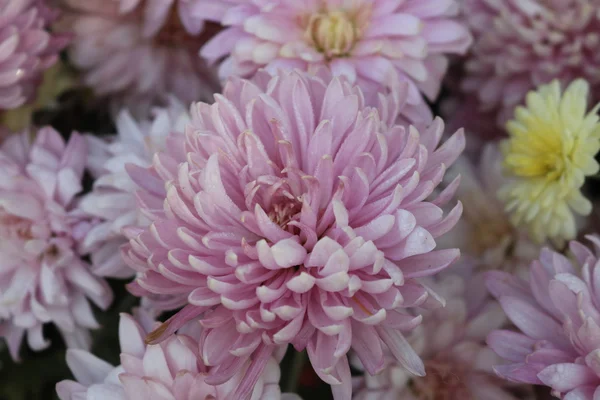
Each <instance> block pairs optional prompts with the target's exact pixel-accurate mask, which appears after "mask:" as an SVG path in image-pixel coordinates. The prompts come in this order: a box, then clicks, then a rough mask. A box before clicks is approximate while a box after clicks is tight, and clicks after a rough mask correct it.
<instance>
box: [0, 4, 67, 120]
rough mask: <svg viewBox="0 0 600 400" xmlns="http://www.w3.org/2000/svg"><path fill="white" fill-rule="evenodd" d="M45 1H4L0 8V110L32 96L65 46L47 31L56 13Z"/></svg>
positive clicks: (63, 38) (61, 39)
mask: <svg viewBox="0 0 600 400" xmlns="http://www.w3.org/2000/svg"><path fill="white" fill-rule="evenodd" d="M46 3H47V1H46V0H4V1H3V2H2V6H1V7H0V109H5V110H6V109H12V108H17V107H19V106H21V105H22V104H24V103H25V102H26V101H28V100H31V99H33V98H34V97H35V91H36V88H37V86H38V85H39V83H40V82H41V79H42V73H43V72H44V70H46V69H47V68H48V67H50V66H51V65H53V64H54V63H55V62H56V60H57V58H58V53H59V52H60V50H61V49H62V48H63V47H64V46H65V45H66V44H67V37H66V36H65V35H56V34H53V33H51V32H49V31H48V26H49V25H50V23H51V22H52V21H54V19H55V17H56V13H55V12H54V11H53V10H51V9H50V8H49V7H48V6H47V4H46Z"/></svg>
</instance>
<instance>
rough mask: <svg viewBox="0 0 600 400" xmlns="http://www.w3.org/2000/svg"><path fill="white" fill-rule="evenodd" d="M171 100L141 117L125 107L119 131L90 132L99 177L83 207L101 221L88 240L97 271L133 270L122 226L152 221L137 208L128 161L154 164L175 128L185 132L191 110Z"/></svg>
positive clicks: (91, 163) (116, 274) (123, 272)
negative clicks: (108, 135) (98, 134)
mask: <svg viewBox="0 0 600 400" xmlns="http://www.w3.org/2000/svg"><path fill="white" fill-rule="evenodd" d="M170 103H171V104H170V106H169V107H168V108H157V109H155V110H154V115H153V116H152V118H151V119H147V120H141V121H139V122H137V121H136V120H135V119H134V118H133V117H132V116H131V114H130V113H129V112H128V111H126V110H123V111H121V112H120V113H119V115H118V117H117V120H116V125H117V136H116V137H111V138H109V139H100V138H97V137H94V136H88V137H87V139H88V143H89V146H90V150H89V152H90V157H89V160H88V165H89V168H90V170H91V171H92V173H93V174H94V177H95V178H96V181H95V182H94V188H93V190H92V192H91V193H89V194H87V195H86V196H85V197H84V198H83V199H82V201H81V205H80V207H81V209H82V210H83V211H84V212H86V213H88V214H89V215H91V216H93V217H95V218H97V219H98V220H99V221H100V222H99V223H98V224H96V225H95V226H94V228H93V229H91V230H90V231H89V232H88V234H87V235H86V238H85V240H84V242H83V246H84V248H85V249H86V253H90V254H91V261H92V268H93V271H94V273H95V274H97V275H99V276H110V277H123V276H129V275H132V273H133V271H132V270H131V269H129V268H128V267H127V266H126V265H125V263H124V262H123V260H122V259H121V255H120V253H119V247H120V246H121V245H122V244H123V243H125V242H126V239H125V236H124V235H123V233H122V229H123V228H125V227H127V226H147V225H148V224H149V221H148V219H147V218H146V217H145V216H144V215H143V214H142V213H141V212H140V211H139V210H138V208H137V205H136V200H135V192H136V190H137V185H136V184H135V183H134V182H133V181H132V180H131V179H130V178H129V175H128V174H127V171H126V166H127V165H128V164H132V165H136V166H139V167H148V166H150V165H151V163H152V157H153V155H154V154H155V153H156V152H158V151H161V150H164V148H165V143H166V140H167V136H168V135H169V134H170V133H175V132H177V133H180V134H183V130H184V127H185V124H186V123H187V122H188V120H189V116H188V113H187V110H186V109H185V108H184V107H183V105H182V104H181V103H179V102H178V101H177V100H176V99H174V98H172V99H171V100H170Z"/></svg>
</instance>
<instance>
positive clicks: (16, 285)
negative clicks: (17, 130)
mask: <svg viewBox="0 0 600 400" xmlns="http://www.w3.org/2000/svg"><path fill="white" fill-rule="evenodd" d="M86 153H87V151H86V143H85V139H84V138H83V137H81V136H80V135H78V134H75V133H74V134H73V135H72V136H71V139H70V140H69V141H68V143H65V142H64V140H63V139H62V138H61V137H60V135H59V134H58V133H57V132H55V131H54V130H52V129H51V128H43V129H41V130H40V131H39V132H37V135H36V138H35V140H33V141H32V139H31V138H30V135H29V133H27V132H25V133H23V134H19V135H13V136H10V137H9V138H7V139H6V140H5V141H4V143H3V144H2V147H1V148H0V171H2V174H1V175H2V176H1V179H0V334H1V335H2V336H3V337H4V338H5V339H6V341H7V343H8V346H9V349H10V351H11V354H12V355H13V357H14V358H17V357H18V350H19V347H20V344H21V342H22V339H23V335H24V334H25V333H27V339H28V341H29V345H30V347H31V348H33V349H34V350H40V349H43V348H45V347H47V346H48V344H49V343H48V342H47V341H46V340H45V339H44V337H43V334H42V325H43V324H46V323H53V324H55V325H56V327H57V328H58V330H59V331H60V332H61V333H62V335H63V337H64V339H65V341H66V342H67V345H68V346H70V347H83V348H85V347H87V346H88V345H89V337H88V331H87V330H88V329H89V328H96V327H97V323H96V321H95V319H94V315H93V313H92V309H91V307H90V305H89V303H88V299H89V300H91V301H93V302H94V303H95V304H96V305H97V306H99V307H101V308H106V307H108V305H109V304H110V302H111V300H112V293H111V290H110V288H109V287H108V285H107V284H106V283H105V282H104V281H103V280H101V279H98V278H96V277H94V276H93V275H92V274H91V272H90V271H89V266H88V264H87V263H86V262H85V261H83V260H82V259H81V251H80V246H79V242H80V241H81V240H82V239H83V237H84V236H85V234H86V232H87V231H88V230H89V229H90V227H91V226H92V221H90V219H89V218H87V216H85V214H84V213H83V212H82V211H81V210H80V209H79V208H78V207H77V202H78V199H77V194H78V193H79V192H80V191H81V189H82V186H81V180H82V176H83V171H84V167H85V163H86ZM86 297H87V298H86Z"/></svg>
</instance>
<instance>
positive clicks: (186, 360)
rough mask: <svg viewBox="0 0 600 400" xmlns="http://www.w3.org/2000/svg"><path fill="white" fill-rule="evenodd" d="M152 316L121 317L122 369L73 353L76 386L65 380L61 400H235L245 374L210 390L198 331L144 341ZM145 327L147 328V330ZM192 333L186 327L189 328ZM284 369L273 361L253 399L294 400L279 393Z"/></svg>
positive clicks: (70, 360)
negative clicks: (235, 392)
mask: <svg viewBox="0 0 600 400" xmlns="http://www.w3.org/2000/svg"><path fill="white" fill-rule="evenodd" d="M151 322H152V321H150V320H149V319H148V316H144V317H143V320H142V321H141V323H140V322H137V321H136V320H134V319H133V318H132V317H131V316H129V315H127V314H122V315H121V321H120V324H119V341H120V344H121V365H119V366H118V367H113V366H112V365H110V364H109V363H107V362H106V361H104V360H102V359H100V358H98V357H96V356H94V355H93V354H90V353H88V352H87V351H83V350H75V349H72V350H68V351H67V363H68V365H69V367H70V368H71V371H72V372H73V375H74V376H75V379H76V380H77V381H71V380H64V381H62V382H59V383H58V384H57V385H56V391H57V393H58V397H59V398H60V399H61V400H79V399H89V400H92V399H93V400H159V399H160V400H163V399H164V400H167V399H169V400H232V399H233V397H231V396H230V395H231V393H232V392H233V391H234V390H235V388H236V384H237V383H238V382H239V380H240V376H241V375H240V374H241V373H243V370H244V369H245V368H247V367H248V363H246V365H245V366H244V367H243V368H242V370H241V371H240V373H238V376H236V377H234V378H233V379H232V380H231V381H229V382H227V383H225V384H223V385H219V386H216V387H215V386H210V385H208V384H206V383H205V378H206V376H207V371H208V369H207V368H206V366H204V364H203V363H202V360H201V358H200V354H199V352H198V336H199V330H198V329H185V332H184V333H179V334H177V335H173V336H171V337H170V338H169V339H167V340H165V341H164V342H162V343H160V344H156V345H146V344H145V342H144V338H145V336H146V334H147V333H148V332H149V330H151V329H152V325H153V324H152V323H151ZM144 325H145V326H144ZM186 328H187V327H186ZM279 378H280V371H279V364H278V362H277V360H276V359H275V358H271V359H269V361H268V362H267V366H266V367H265V370H264V372H263V373H262V375H261V376H260V377H259V379H258V382H257V384H256V386H255V387H254V389H253V391H252V397H251V398H252V400H295V399H299V397H297V396H294V395H282V394H281V390H280V388H279Z"/></svg>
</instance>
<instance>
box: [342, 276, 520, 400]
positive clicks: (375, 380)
mask: <svg viewBox="0 0 600 400" xmlns="http://www.w3.org/2000/svg"><path fill="white" fill-rule="evenodd" d="M453 268H455V267H453ZM471 271H472V268H468V267H465V268H463V270H462V271H460V274H458V273H454V271H453V272H449V274H445V276H443V277H442V278H441V279H438V280H436V281H435V282H429V283H430V284H431V287H432V288H434V289H435V290H436V292H437V293H438V294H440V295H441V296H443V298H444V299H445V307H442V308H438V309H435V310H431V311H429V312H425V313H424V323H423V324H422V325H420V326H419V327H417V328H416V329H415V330H414V331H413V332H412V333H411V335H410V336H409V337H408V340H409V342H410V343H411V344H412V346H413V348H415V350H416V351H417V352H418V353H419V355H420V356H421V358H422V359H423V361H424V363H425V371H426V372H427V375H426V376H424V377H414V376H411V375H409V374H407V373H406V371H405V370H404V368H402V366H401V365H399V364H398V363H397V362H394V361H393V360H392V359H391V357H390V358H388V360H387V361H388V365H387V367H386V369H385V370H384V371H383V372H382V373H380V374H379V375H376V376H371V375H369V374H365V376H364V377H363V378H361V379H358V380H357V382H356V386H357V388H358V391H357V394H356V395H355V396H354V397H353V399H355V400H395V399H402V400H424V399H431V400H433V399H444V400H465V399H468V400H490V399H498V400H500V399H502V400H517V399H522V398H523V397H516V396H514V395H512V394H511V393H510V392H509V391H508V389H509V388H510V389H513V388H511V387H510V386H511V385H509V384H508V383H507V382H504V381H502V380H501V379H500V378H498V377H497V376H496V375H495V374H494V372H493V369H492V366H493V365H494V364H497V363H498V362H499V357H497V356H496V355H495V354H494V353H493V352H492V351H491V350H490V349H489V348H487V347H486V345H485V338H486V336H487V335H488V334H489V333H490V332H491V331H492V330H494V329H496V328H500V327H502V325H503V324H504V323H505V320H506V317H505V316H504V314H503V312H502V309H501V308H500V307H499V305H498V303H496V302H495V301H492V300H491V299H490V298H489V295H488V294H487V292H486V290H485V285H484V283H483V277H482V275H481V274H473V273H472V272H471ZM359 367H360V365H359ZM512 386H514V385H512Z"/></svg>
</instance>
